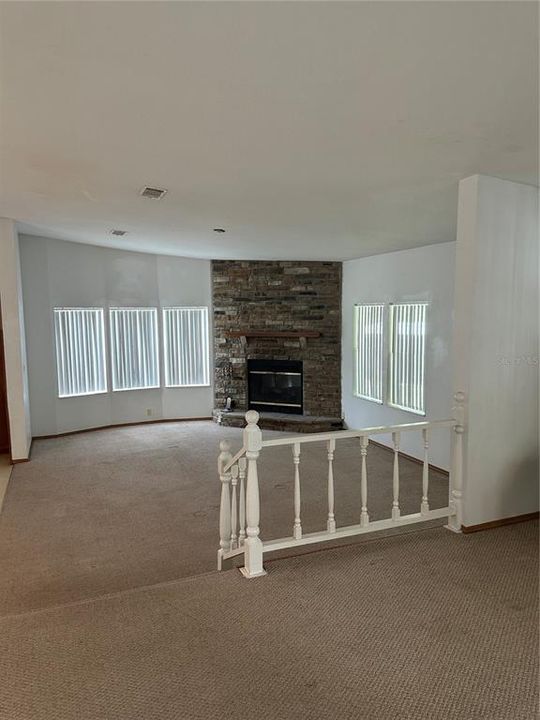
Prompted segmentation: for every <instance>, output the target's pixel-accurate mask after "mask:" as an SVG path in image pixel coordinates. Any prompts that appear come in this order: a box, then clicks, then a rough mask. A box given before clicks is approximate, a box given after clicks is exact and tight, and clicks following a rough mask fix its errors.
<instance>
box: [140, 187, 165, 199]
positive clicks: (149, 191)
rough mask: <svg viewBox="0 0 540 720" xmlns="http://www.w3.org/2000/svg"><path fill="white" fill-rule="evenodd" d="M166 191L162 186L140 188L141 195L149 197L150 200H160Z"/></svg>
mask: <svg viewBox="0 0 540 720" xmlns="http://www.w3.org/2000/svg"><path fill="white" fill-rule="evenodd" d="M166 192H167V191H166V190H163V189H162V188H155V187H144V188H143V189H142V190H141V195H142V196H143V197H145V198H151V199H152V200H161V198H162V197H163V196H164V195H165V193H166Z"/></svg>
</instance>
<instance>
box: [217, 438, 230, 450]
mask: <svg viewBox="0 0 540 720" xmlns="http://www.w3.org/2000/svg"><path fill="white" fill-rule="evenodd" d="M219 449H220V450H221V452H223V453H226V452H229V450H230V449H231V446H230V444H229V443H228V442H227V440H221V441H220V443H219Z"/></svg>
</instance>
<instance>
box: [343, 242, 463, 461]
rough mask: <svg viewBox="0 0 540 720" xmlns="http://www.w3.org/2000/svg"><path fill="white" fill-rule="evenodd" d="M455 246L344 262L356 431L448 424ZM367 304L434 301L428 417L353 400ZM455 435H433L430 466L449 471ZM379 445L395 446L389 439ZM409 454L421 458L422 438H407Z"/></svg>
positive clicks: (346, 380) (347, 370) (346, 389)
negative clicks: (358, 308)
mask: <svg viewBox="0 0 540 720" xmlns="http://www.w3.org/2000/svg"><path fill="white" fill-rule="evenodd" d="M454 261H455V243H444V244H441V245H429V246H428V247H422V248H415V249H413V250H403V251H399V252H393V253H387V254H385V255H376V256H373V257H368V258H361V259H360V260H349V261H347V262H344V263H343V309H342V313H343V347H342V358H343V360H342V367H343V383H342V387H343V411H344V415H345V421H346V423H347V426H348V427H350V428H362V427H371V426H374V425H393V424H398V423H410V422H421V421H422V420H424V419H427V420H443V419H446V418H449V417H451V416H452V415H451V408H452V353H451V346H452V313H453V301H454ZM362 302H385V303H392V302H428V303H429V308H428V320H427V323H428V327H427V340H426V416H425V418H424V417H423V416H420V415H416V414H415V413H410V412H406V411H404V410H398V409H396V408H392V407H388V405H386V404H383V405H379V404H377V403H373V402H370V401H369V400H364V399H362V398H358V397H355V396H354V395H353V307H354V305H355V304H357V303H362ZM449 438H450V433H449V432H448V431H447V430H440V431H435V432H434V433H433V437H432V442H431V450H430V461H431V462H432V463H433V464H435V465H438V466H439V467H443V468H448V467H449V458H450V439H449ZM378 441H379V442H384V443H385V444H388V445H389V444H390V443H391V438H390V437H389V436H380V438H378ZM401 448H402V450H403V452H405V453H408V454H410V455H413V456H414V457H418V458H421V457H422V456H423V452H424V450H423V444H422V437H421V434H420V433H403V434H402V436H401Z"/></svg>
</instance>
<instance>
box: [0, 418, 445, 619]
mask: <svg viewBox="0 0 540 720" xmlns="http://www.w3.org/2000/svg"><path fill="white" fill-rule="evenodd" d="M265 435H266V436H268V437H271V436H275V435H277V433H265ZM223 438H228V439H230V440H231V443H232V446H233V449H237V448H240V447H241V431H240V430H237V429H235V428H220V427H218V426H217V425H216V424H214V423H212V422H186V423H164V424H150V425H147V426H142V427H141V426H139V427H127V428H119V429H114V430H106V431H101V432H89V433H84V434H79V435H71V436H67V437H63V438H55V439H52V440H40V441H36V442H35V443H34V446H33V449H32V461H31V462H30V463H25V464H21V465H18V466H16V467H15V469H14V472H13V475H12V478H11V482H10V485H9V487H8V491H7V494H6V498H5V501H4V509H3V512H2V514H1V515H0V614H5V613H11V612H20V611H23V610H29V609H33V608H42V607H47V606H50V605H56V604H59V603H65V602H71V601H75V600H80V599H84V598H90V597H97V596H100V595H103V594H104V593H109V592H116V591H120V590H125V589H128V588H134V587H140V586H144V585H152V584H155V583H159V582H164V581H168V580H176V579H178V578H181V577H187V576H191V575H197V574H200V573H204V572H208V571H212V570H214V569H215V567H216V550H217V547H218V544H219V536H218V521H219V497H220V483H219V480H218V477H217V469H216V468H217V455H218V446H219V441H220V440H221V439H223ZM300 470H301V477H302V497H303V512H302V517H303V526H304V531H305V532H310V531H314V530H320V529H323V528H324V527H325V526H326V514H327V512H328V510H327V499H326V473H327V464H326V455H325V450H324V447H317V446H315V445H311V446H309V448H307V449H306V450H305V451H303V452H302V457H301V465H300ZM368 472H369V502H368V505H369V510H370V514H371V517H372V519H377V518H383V517H389V515H390V508H391V504H392V489H391V488H392V453H390V452H388V451H386V450H382V449H380V448H377V447H375V446H373V447H370V450H369V454H368ZM259 474H260V486H261V506H262V512H261V536H262V537H263V538H266V539H271V538H277V537H283V536H290V535H291V533H292V524H293V465H292V460H291V451H290V448H276V449H273V448H272V449H267V450H264V451H263V453H262V454H261V460H260V473H259ZM421 474H422V468H421V466H420V465H418V464H415V463H412V462H410V461H405V460H403V462H402V463H401V496H402V510H403V512H404V513H408V512H417V511H418V510H419V506H420V498H421ZM359 484H360V450H359V446H358V443H357V442H356V441H344V442H342V443H339V444H338V448H337V451H336V459H335V487H336V518H337V522H338V525H340V524H341V525H348V524H351V523H355V522H358V518H359V513H360V490H359ZM447 499H448V481H447V478H446V477H444V476H441V475H438V474H437V473H433V477H432V482H431V501H432V507H443V506H444V505H447V504H448V502H447Z"/></svg>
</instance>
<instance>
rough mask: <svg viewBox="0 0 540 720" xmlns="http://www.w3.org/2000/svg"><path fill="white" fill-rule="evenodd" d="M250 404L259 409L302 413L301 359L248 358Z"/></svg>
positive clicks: (262, 410)
mask: <svg viewBox="0 0 540 720" xmlns="http://www.w3.org/2000/svg"><path fill="white" fill-rule="evenodd" d="M248 397H249V407H250V409H253V410H259V411H261V412H264V411H267V412H268V411H270V412H281V413H295V414H299V415H301V414H302V411H303V374H302V363H301V362H299V361H295V360H248Z"/></svg>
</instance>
